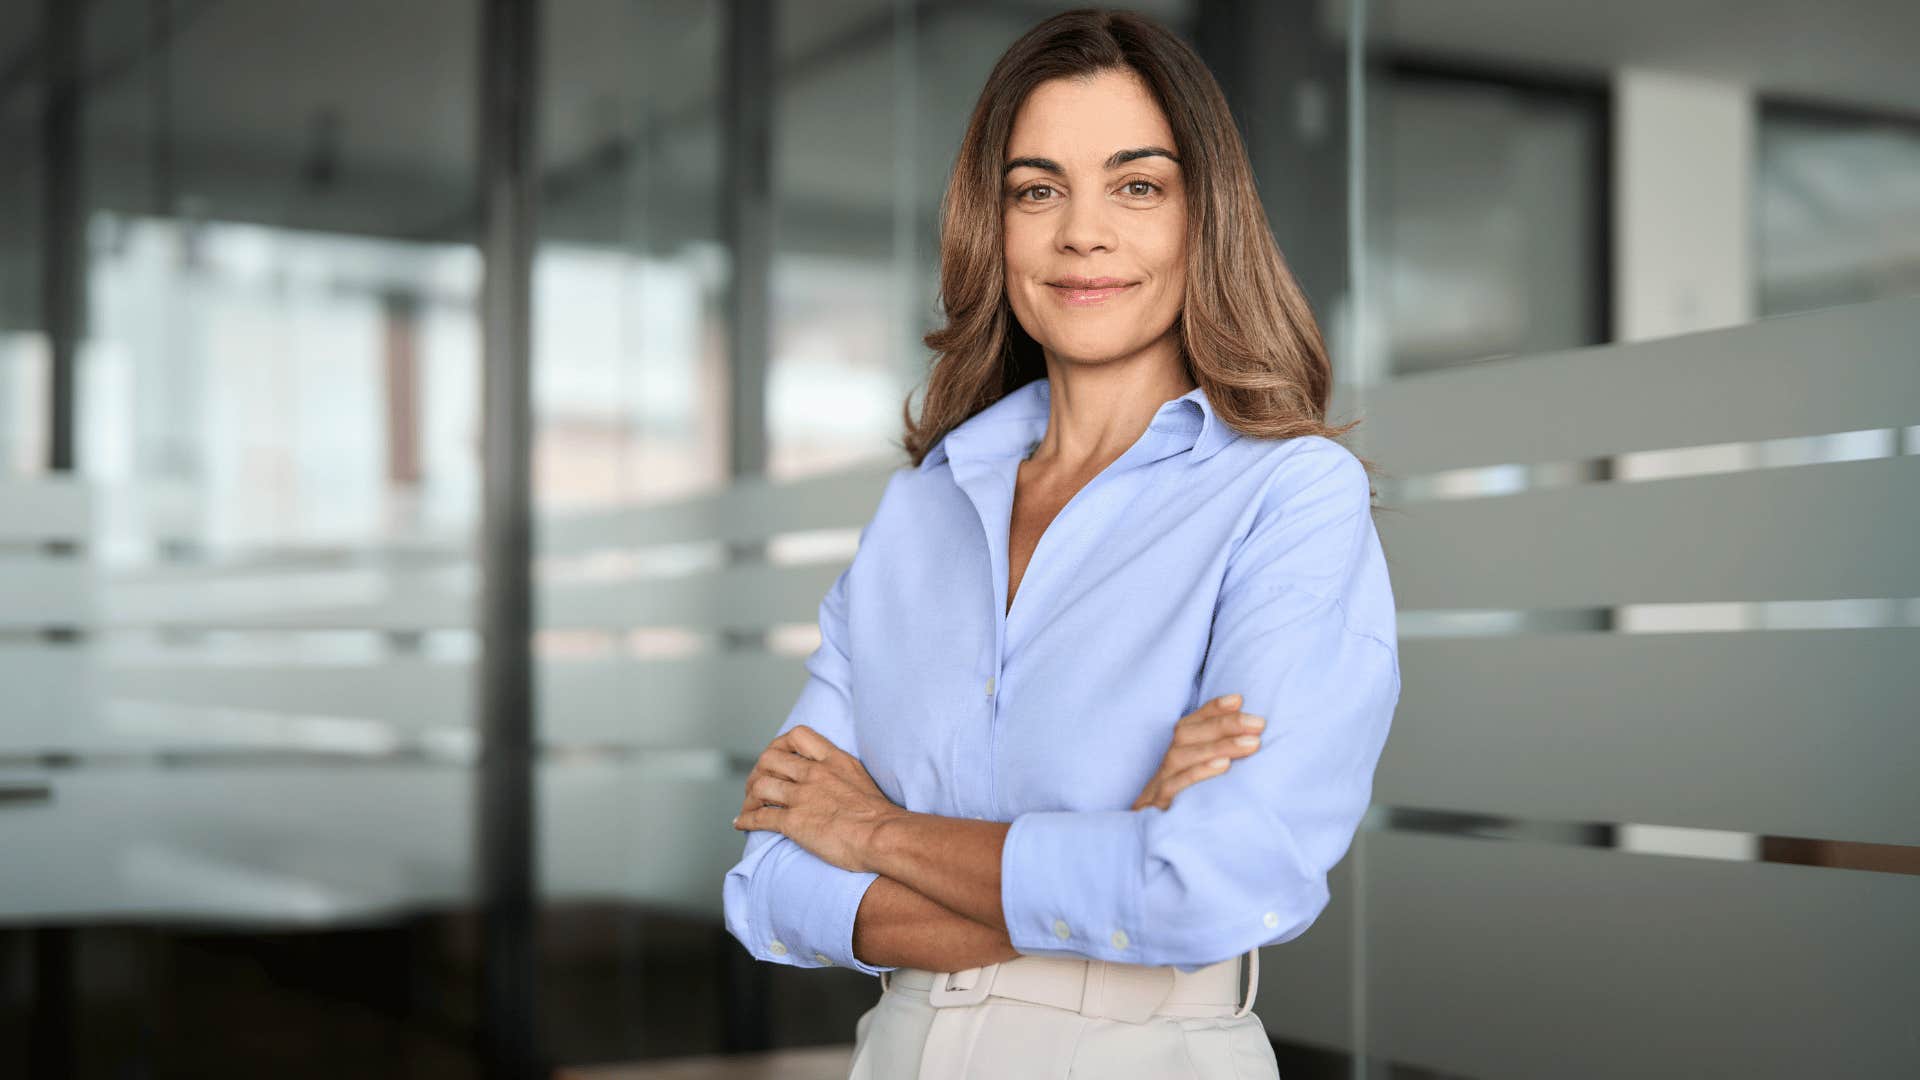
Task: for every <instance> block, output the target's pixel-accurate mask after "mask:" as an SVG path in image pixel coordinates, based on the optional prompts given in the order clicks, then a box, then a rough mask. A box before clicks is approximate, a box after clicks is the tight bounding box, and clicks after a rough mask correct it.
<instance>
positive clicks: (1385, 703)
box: [724, 378, 1400, 974]
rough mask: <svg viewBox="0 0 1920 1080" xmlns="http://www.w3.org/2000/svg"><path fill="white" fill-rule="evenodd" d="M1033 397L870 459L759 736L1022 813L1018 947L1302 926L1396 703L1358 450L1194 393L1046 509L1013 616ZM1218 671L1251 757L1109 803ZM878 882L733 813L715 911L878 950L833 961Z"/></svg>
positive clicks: (1134, 949)
mask: <svg viewBox="0 0 1920 1080" xmlns="http://www.w3.org/2000/svg"><path fill="white" fill-rule="evenodd" d="M1049 389H1050V388H1049V386H1048V382H1047V380H1045V379H1044V378H1043V379H1039V380H1036V381H1033V382H1030V383H1028V384H1026V385H1025V386H1023V387H1021V388H1019V389H1018V390H1015V391H1013V392H1012V393H1010V394H1008V395H1006V396H1005V397H1003V398H1001V399H1000V400H999V401H997V402H995V403H994V404H992V405H991V406H989V407H987V408H985V409H983V410H981V411H980V412H979V413H976V414H975V415H974V416H972V417H970V418H968V419H967V420H966V421H965V422H963V423H961V424H960V425H959V426H957V427H956V428H954V429H953V430H952V431H950V432H948V433H947V434H946V436H945V437H944V438H943V439H942V440H941V441H940V442H939V443H936V444H935V445H934V447H933V448H932V449H931V450H930V451H929V452H928V453H927V455H926V457H925V458H924V459H923V460H922V462H921V464H920V465H919V466H918V467H917V468H915V467H911V466H903V467H901V468H899V469H897V470H895V471H894V473H893V475H892V476H890V477H889V478H888V480H887V485H886V489H885V491H884V492H883V494H882V496H881V499H880V503H879V506H878V507H877V508H876V510H875V511H874V515H873V518H872V519H871V520H870V521H869V522H868V523H867V524H866V525H865V526H864V527H863V528H862V529H861V532H860V542H859V546H858V548H857V550H856V552H855V554H854V557H853V560H852V562H851V564H850V565H849V566H848V567H847V569H846V570H845V571H844V572H842V573H841V575H840V576H839V578H838V579H837V580H836V581H835V582H834V584H833V587H832V588H831V589H830V590H829V591H828V593H827V595H826V597H825V599H824V600H822V602H821V604H820V637H821V640H820V647H819V648H818V649H816V650H815V651H814V652H813V653H812V654H811V655H810V656H808V657H807V660H806V669H807V672H808V676H809V677H808V680H807V683H806V685H805V687H804V688H803V689H802V690H801V692H800V696H799V700H798V701H796V702H795V704H794V707H793V711H792V713H791V714H790V715H789V716H788V717H787V719H786V722H785V723H783V724H782V725H781V726H780V728H779V731H780V732H784V731H786V730H788V729H789V728H791V727H793V726H794V725H796V724H806V725H807V726H809V727H811V728H813V729H814V730H816V731H818V732H820V733H821V734H822V735H825V736H826V737H827V738H829V739H831V740H833V742H834V743H835V744H836V745H838V746H839V747H840V748H841V749H843V750H845V751H847V752H848V753H851V754H853V755H855V756H856V757H858V758H859V759H860V760H861V762H862V763H863V764H865V766H866V768H867V771H868V772H869V773H870V774H871V775H872V776H873V779H874V782H875V783H877V784H878V785H879V786H880V789H881V791H883V792H885V793H886V795H887V797H888V798H889V799H891V800H893V802H895V803H897V804H898V805H900V806H902V807H905V808H906V809H908V810H913V811H919V812H924V813H929V814H938V815H942V816H946V817H963V818H980V819H985V820H989V821H1008V822H1012V826H1011V830H1010V831H1009V832H1008V833H1007V837H1006V847H1005V851H1004V854H1003V856H1002V861H1001V902H1002V905H1003V906H1004V908H1005V911H1006V919H1007V930H1008V934H1009V936H1010V937H1011V939H1012V942H1013V945H1014V948H1015V949H1017V950H1019V951H1020V952H1021V953H1027V954H1034V955H1041V956H1074V957H1087V958H1092V959H1099V960H1110V961H1117V962H1121V963H1129V964H1151V965H1173V966H1176V967H1178V968H1180V969H1181V970H1183V971H1192V970H1195V969H1197V968H1199V967H1201V966H1204V965H1206V964H1210V963H1214V962H1217V961H1220V960H1224V959H1227V958H1229V957H1232V956H1235V955H1237V954H1239V953H1242V952H1245V951H1247V950H1248V949H1250V948H1253V947H1254V946H1258V945H1263V944H1272V943H1277V942H1283V941H1287V940H1289V939H1291V938H1294V937H1297V936H1299V935H1300V934H1301V933H1303V932H1305V931H1306V929H1307V928H1308V927H1309V926H1310V925H1312V923H1313V921H1314V919H1315V918H1316V917H1318V915H1319V914H1320V912H1321V910H1322V909H1323V908H1325V907H1326V905H1327V901H1328V892H1327V872H1328V871H1329V870H1330V869H1332V868H1333V866H1334V865H1335V864H1336V863H1337V862H1339V860H1340V859H1341V857H1342V856H1344V855H1345V854H1346V851H1347V848H1348V846H1349V845H1350V844H1351V843H1352V840H1353V834H1354V832H1355V830H1356V829H1357V828H1358V827H1359V824H1360V819H1361V817H1362V816H1363V815H1364V814H1365V812H1366V809H1367V805H1368V803H1369V801H1370V800H1371V795H1372V787H1373V772H1374V765H1375V763H1376V762H1377V761H1378V760H1379V756H1380V751H1381V748H1382V746H1383V745H1384V744H1385V742H1386V738H1387V729H1388V727H1389V725H1390V724H1391V722H1392V717H1393V711H1394V707H1395V705H1396V704H1397V703H1398V701H1399V697H1400V665H1399V651H1398V638H1397V636H1396V633H1395V623H1394V604H1393V593H1392V590H1391V587H1390V585H1389V583H1388V579H1387V565H1386V560H1385V558H1384V555H1383V553H1382V550H1381V547H1380V540H1379V537H1378V535H1377V534H1376V532H1375V531H1374V525H1373V518H1372V514H1371V512H1370V499H1369V493H1368V483H1367V475H1366V472H1365V470H1364V469H1363V468H1362V467H1361V465H1360V461H1359V459H1358V458H1356V457H1354V456H1353V454H1352V453H1350V452H1349V451H1348V450H1347V449H1346V448H1345V447H1343V446H1341V445H1340V444H1339V443H1336V442H1334V441H1332V440H1330V439H1326V438H1323V437H1320V436H1317V435H1309V436H1302V437H1299V438H1293V439H1281V440H1274V439H1255V438H1250V437H1247V436H1243V435H1241V434H1239V433H1238V432H1235V431H1234V430H1233V429H1231V428H1229V427H1228V426H1227V425H1226V424H1224V423H1222V422H1221V421H1220V420H1219V419H1218V418H1217V417H1216V416H1215V415H1214V412H1213V408H1212V405H1211V403H1210V402H1209V401H1208V400H1207V397H1206V395H1205V393H1204V391H1203V390H1201V389H1200V388H1198V387H1196V388H1195V389H1193V390H1191V391H1189V392H1188V393H1186V394H1185V395H1183V396H1181V397H1178V398H1175V399H1173V400H1171V401H1168V402H1166V403H1165V404H1163V405H1162V406H1161V407H1160V409H1159V411H1158V412H1156V413H1155V414H1154V418H1153V420H1152V421H1151V422H1150V423H1149V424H1148V426H1147V429H1146V431H1145V432H1144V433H1142V434H1141V436H1140V438H1139V439H1138V441H1136V442H1135V443H1134V444H1133V445H1132V446H1130V447H1128V449H1127V450H1126V452H1125V453H1123V454H1121V455H1120V457H1119V458H1117V459H1116V460H1114V462H1113V463H1112V464H1110V465H1108V466H1107V467H1106V469H1104V470H1103V471H1102V472H1101V473H1100V474H1099V475H1097V476H1095V477H1094V478H1093V479H1092V480H1091V481H1089V482H1088V483H1087V484H1086V486H1085V487H1083V488H1082V489H1081V490H1080V491H1079V492H1078V493H1077V494H1075V495H1074V496H1073V498H1072V499H1071V500H1070V501H1069V502H1068V503H1067V505H1066V506H1065V507H1064V508H1063V509H1062V510H1061V511H1060V513H1059V515H1058V516H1057V517H1055V518H1054V520H1053V522H1052V523H1051V524H1050V525H1049V526H1048V527H1047V530H1046V532H1045V533H1044V534H1043V535H1042V536H1041V538H1040V541H1039V546H1038V547H1036V548H1035V549H1034V552H1033V555H1032V558H1031V559H1030V560H1029V563H1028V566H1027V569H1026V572H1025V575H1024V576H1023V577H1022V578H1021V583H1020V589H1019V592H1018V593H1017V594H1016V595H1015V598H1014V602H1013V607H1012V610H1011V611H1007V609H1006V595H1007V575H1008V570H1007V549H1008V545H1009V536H1008V534H1009V531H1010V525H1011V521H1012V507H1013V494H1014V481H1015V477H1016V476H1017V473H1018V469H1019V465H1020V462H1021V460H1022V458H1023V457H1024V456H1025V455H1026V454H1027V453H1028V452H1029V450H1030V449H1031V448H1032V447H1033V446H1034V445H1035V444H1036V443H1038V442H1039V440H1040V438H1041V436H1042V435H1043V434H1045V432H1046V426H1047V403H1048V392H1049ZM1236 692H1237V693H1239V694H1241V695H1243V697H1244V703H1243V704H1242V705H1241V711H1242V712H1248V713H1252V714H1254V715H1256V716H1261V717H1265V718H1266V720H1267V726H1266V729H1265V730H1264V731H1263V732H1261V744H1260V747H1259V749H1257V750H1255V751H1254V752H1253V753H1252V754H1250V755H1248V756H1245V757H1241V758H1235V759H1234V760H1233V763H1232V764H1231V765H1230V766H1229V767H1228V769H1227V771H1226V772H1224V773H1221V774H1217V775H1215V776H1212V777H1209V778H1206V779H1203V780H1201V781H1199V782H1198V783H1196V784H1194V785H1193V786H1191V787H1188V788H1186V789H1185V790H1183V791H1181V792H1180V793H1178V794H1177V795H1176V796H1175V797H1174V798H1173V801H1172V805H1171V808H1170V809H1167V810H1160V809H1158V808H1157V807H1149V808H1147V809H1145V810H1138V811H1135V810H1129V809H1128V807H1130V806H1131V805H1133V802H1134V800H1135V799H1136V798H1138V796H1139V795H1140V792H1141V790H1142V789H1143V788H1144V787H1145V786H1146V783H1147V781H1148V780H1149V779H1150V778H1151V777H1152V776H1153V775H1154V773H1155V772H1156V771H1157V770H1158V769H1159V765H1160V760H1161V758H1162V756H1163V755H1164V754H1165V753H1166V750H1167V747H1168V744H1169V741H1170V740H1171V738H1172V733H1173V727H1174V723H1175V722H1176V721H1178V720H1179V719H1180V717H1182V716H1184V715H1186V714H1187V713H1190V712H1192V711H1193V710H1194V709H1196V708H1198V707H1199V706H1200V705H1201V704H1203V703H1205V702H1207V701H1210V700H1212V699H1213V698H1215V697H1219V696H1221V695H1224V694H1231V693H1236ZM777 733H778V732H773V733H769V735H768V738H769V740H771V739H772V738H773V736H774V735H775V734H777ZM875 876H876V875H874V874H872V873H852V872H849V871H846V870H842V869H840V868H838V867H835V866H833V865H832V864H830V863H827V862H825V861H824V860H821V859H820V858H818V857H816V856H815V855H813V854H812V853H810V852H808V851H806V850H805V849H803V848H801V847H800V846H799V845H798V844H796V843H794V842H793V841H792V840H790V839H788V838H786V837H785V836H783V835H781V834H780V833H777V832H773V831H769V830H756V831H752V832H749V833H748V834H747V838H746V850H745V854H744V855H743V856H742V857H741V859H740V861H739V863H738V864H737V865H735V866H734V867H733V869H731V870H729V871H728V872H727V876H726V880H725V884H724V896H725V906H726V921H727V929H728V930H729V931H730V932H731V933H732V934H733V936H734V937H736V938H738V939H739V941H740V942H741V944H743V945H745V946H746V947H747V949H748V950H749V951H750V952H752V954H753V955H754V956H756V957H758V958H760V959H761V960H766V961H770V962H774V963H784V964H793V965H797V966H800V967H820V966H823V965H825V964H828V963H831V964H836V965H840V966H844V967H852V968H855V969H857V970H859V971H863V972H867V973H869V974H877V973H878V972H880V971H887V970H892V969H891V968H890V967H884V966H875V965H869V964H865V963H862V962H860V961H859V960H857V959H856V958H855V957H854V955H853V921H854V914H855V912H856V911H858V909H859V906H860V899H861V896H862V894H864V893H865V892H866V889H867V886H868V885H870V884H871V883H872V882H873V880H874V878H875Z"/></svg>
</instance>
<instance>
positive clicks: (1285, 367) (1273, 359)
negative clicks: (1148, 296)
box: [902, 8, 1374, 474]
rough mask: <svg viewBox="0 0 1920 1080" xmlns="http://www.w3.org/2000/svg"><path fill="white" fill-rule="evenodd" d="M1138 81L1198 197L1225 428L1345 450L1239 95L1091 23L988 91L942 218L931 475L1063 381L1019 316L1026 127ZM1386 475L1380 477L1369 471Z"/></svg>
mask: <svg viewBox="0 0 1920 1080" xmlns="http://www.w3.org/2000/svg"><path fill="white" fill-rule="evenodd" d="M1115 70H1124V71H1131V72H1133V73H1134V74H1136V75H1138V76H1139V77H1140V78H1141V79H1142V80H1143V81H1144V82H1145V83H1146V85H1147V87H1148V89H1149V90H1151V92H1152V93H1153V96H1154V99H1155V100H1156V101H1157V102H1158V103H1159V105H1160V109H1161V111H1162V112H1163V113H1165V115H1166V118H1167V122H1168V125H1169V126H1170V127H1171V128H1172V129H1173V136H1174V141H1175V143H1176V146H1175V147H1174V152H1175V153H1177V154H1179V155H1180V169H1181V173H1182V176H1183V180H1184V183H1185V186H1186V206H1187V269H1186V296H1185V300H1184V303H1183V304H1182V307H1181V312H1180V315H1179V316H1178V317H1177V325H1178V329H1179V335H1180V342H1181V351H1182V354H1183V355H1182V360H1183V362H1184V363H1185V365H1186V368H1187V374H1188V375H1189V376H1190V377H1191V378H1192V379H1193V381H1194V382H1195V383H1196V384H1198V385H1199V386H1200V387H1201V388H1202V389H1203V390H1204V392H1205V393H1206V395H1207V399H1208V401H1209V402H1210V403H1211V404H1212V405H1213V407H1214V412H1215V414H1216V415H1217V416H1218V417H1219V418H1220V419H1221V420H1223V421H1225V422H1226V423H1227V424H1228V425H1229V426H1230V427H1232V428H1234V429H1235V430H1237V431H1239V432H1241V433H1242V434H1245V435H1249V436H1253V437H1256V438H1266V439H1286V438H1293V437H1296V436H1300V435H1322V436H1325V437H1328V438H1335V439H1337V438H1339V437H1340V436H1342V435H1344V434H1346V432H1348V431H1349V430H1351V429H1352V428H1353V427H1354V426H1355V425H1356V424H1358V423H1359V421H1358V420H1355V421H1352V422H1349V423H1346V424H1342V425H1339V426H1329V425H1328V424H1327V422H1326V414H1327V403H1328V398H1329V397H1330V395H1331V394H1332V391H1333V369H1332V366H1331V364H1329V363H1328V360H1327V350H1326V345H1325V343H1324V341H1323V340H1322V338H1321V335H1320V327H1319V324H1318V323H1316V322H1315V321H1314V317H1313V311H1312V309H1311V308H1310V307H1308V305H1307V298H1306V296H1305V294H1304V293H1302V292H1301V291H1300V286H1299V283H1297V282H1296V281H1294V278H1293V274H1292V272H1291V271H1289V270H1288V269H1287V263H1286V260H1285V259H1284V258H1282V257H1281V254H1280V249H1279V246H1278V245H1276V244H1275V243H1274V239H1273V233H1272V231H1271V230H1270V229H1269V228H1268V226H1267V215H1266V212H1265V211H1264V210H1263V209H1262V208H1261V205H1260V196H1259V193H1258V192H1257V191H1256V190H1255V188H1254V183H1253V169H1252V166H1251V165H1249V164H1248V161H1247V151H1246V147H1245V145H1244V144H1242V142H1241V141H1240V133H1239V131H1238V130H1237V129H1236V128H1235V127H1234V123H1233V116H1232V114H1231V113H1230V112H1229V111H1228V108H1227V101H1226V97H1225V95H1223V94H1222V93H1221V92H1220V86H1219V84H1218V83H1217V82H1216V81H1215V80H1214V78H1213V73H1212V72H1211V71H1209V70H1207V67H1206V65H1205V64H1204V63H1203V62H1202V61H1201V60H1200V57H1199V56H1198V55H1196V54H1195V53H1194V51H1193V49H1192V48H1191V47H1190V46H1189V45H1187V43H1186V42H1184V41H1182V40H1181V39H1180V38H1179V37H1177V36H1176V35H1174V34H1173V32H1172V31H1170V30H1168V29H1166V28H1165V27H1163V26H1161V25H1160V24H1158V23H1156V22H1154V21H1152V20H1150V19H1147V18H1145V17H1143V16H1140V15H1136V14H1133V13H1131V12H1124V11H1105V10H1099V9H1094V8H1081V9H1077V10H1074V11H1068V12H1063V13H1061V14H1059V15H1055V16H1053V17H1052V18H1050V19H1047V20H1046V21H1045V22H1042V23H1040V24H1039V25H1038V26H1035V27H1034V28H1033V29H1032V30H1029V31H1027V33H1026V34H1025V35H1023V36H1022V37H1021V38H1020V40H1018V41H1016V42H1014V43H1013V45H1012V46H1010V47H1009V48H1008V49H1007V51H1006V52H1005V53H1004V54H1002V55H1001V57H1000V60H999V62H998V63H996V64H995V65H994V67H993V72H992V74H990V75H988V76H987V83H986V86H985V88H984V89H982V90H981V91H980V99H979V101H978V102H976V103H975V105H974V107H973V116H972V118H971V119H969V120H968V121H967V131H966V135H965V137H964V139H963V141H962V142H961V145H960V154H959V157H958V159H957V160H956V161H955V162H954V166H953V175H952V176H951V177H950V178H949V180H948V182H947V189H946V193H945V195H944V196H942V198H941V202H940V218H941V220H940V306H941V308H942V310H943V311H944V313H945V315H946V320H947V322H946V325H945V326H943V327H941V328H940V329H938V330H935V331H933V332H932V333H929V334H927V335H926V337H925V338H924V339H923V341H924V342H925V344H926V345H927V347H928V348H930V349H932V350H934V351H935V352H936V353H937V354H938V355H937V356H936V357H935V358H934V360H933V363H932V368H931V371H930V373H929V375H928V380H927V392H926V397H925V399H924V402H923V407H922V410H921V413H920V417H919V419H918V420H916V419H914V417H913V408H912V397H911V395H909V397H908V403H907V404H906V405H905V406H903V408H902V414H903V416H904V418H905V421H906V435H905V438H904V440H903V441H902V446H903V448H904V449H905V450H906V451H907V453H908V455H909V456H910V457H911V458H912V460H913V464H914V465H916V466H917V465H919V464H920V462H921V461H922V459H924V458H925V457H926V454H927V451H928V450H930V449H932V447H933V445H934V444H935V443H937V442H939V441H940V438H941V437H942V436H943V435H945V434H946V433H947V432H948V431H951V430H952V429H953V428H954V427H956V426H958V425H959V424H960V423H961V422H962V421H963V420H965V419H967V418H968V417H970V416H972V415H974V414H975V413H977V412H979V411H980V410H981V409H984V408H986V407H987V406H989V405H991V404H993V403H994V402H995V401H998V400H999V399H1000V398H1001V397H1003V396H1004V395H1006V394H1008V393H1010V392H1012V391H1013V390H1016V389H1018V388H1019V387H1021V386H1024V385H1025V384H1027V383H1029V382H1031V381H1033V380H1034V379H1037V378H1043V377H1045V375H1046V374H1047V369H1046V360H1045V357H1044V355H1043V354H1042V352H1041V350H1040V346H1039V344H1038V343H1037V342H1035V341H1034V340H1033V338H1032V337H1031V336H1029V335H1028V333H1027V332H1026V330H1025V329H1024V328H1023V327H1021V325H1020V323H1019V320H1017V319H1016V318H1014V315H1013V310H1012V308H1011V307H1010V306H1009V305H1008V301H1007V286H1006V264H1005V251H1004V247H1003V243H1002V239H1001V228H1002V214H1003V212H1004V206H1003V203H1002V200H1001V185H1002V172H1003V170H1004V168H1005V164H1006V154H1007V141H1008V138H1009V136H1010V135H1011V134H1012V132H1013V121H1014V116H1015V114H1017V113H1018V112H1019V109H1020V106H1021V103H1023V102H1024V101H1025V100H1026V98H1027V95H1028V94H1029V93H1031V92H1032V91H1033V89H1034V88H1035V87H1037V86H1039V85H1040V84H1041V83H1044V82H1047V81H1048V80H1050V79H1059V78H1074V77H1079V78H1090V77H1093V76H1095V75H1097V74H1100V73H1103V72H1108V71H1115ZM1362 461H1363V463H1364V464H1366V466H1367V471H1368V473H1369V474H1371V473H1372V472H1373V471H1374V466H1373V464H1372V463H1371V462H1366V461H1365V459H1362Z"/></svg>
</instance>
